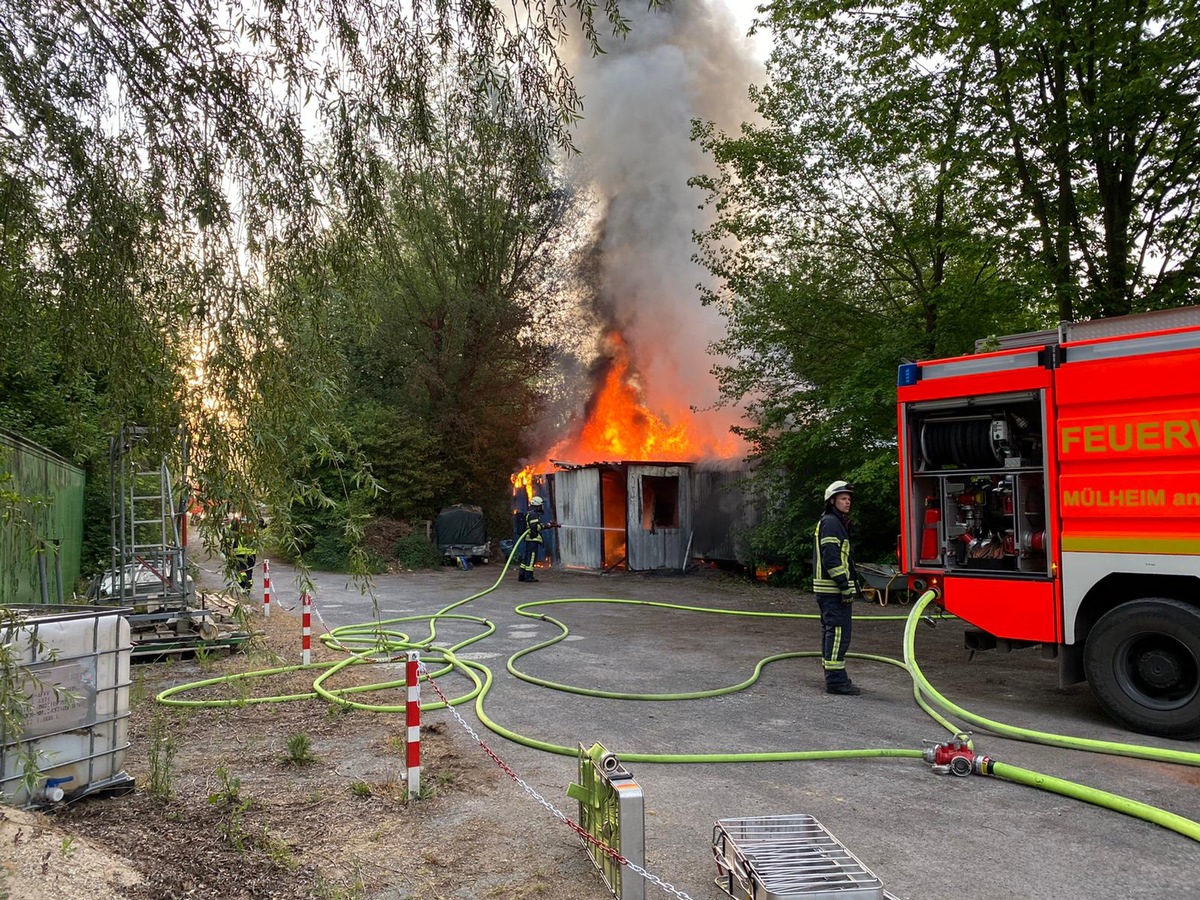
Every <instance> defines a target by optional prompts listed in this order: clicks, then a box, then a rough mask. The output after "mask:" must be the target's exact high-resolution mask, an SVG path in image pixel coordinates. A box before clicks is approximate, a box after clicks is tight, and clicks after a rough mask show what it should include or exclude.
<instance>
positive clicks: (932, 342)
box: [698, 0, 1200, 559]
mask: <svg viewBox="0 0 1200 900" xmlns="http://www.w3.org/2000/svg"><path fill="white" fill-rule="evenodd" d="M762 13H763V22H764V24H765V26H768V27H770V28H771V29H772V30H773V32H774V35H775V47H774V52H773V54H772V57H771V60H770V63H769V72H770V74H771V75H772V76H773V81H772V83H771V84H770V85H768V86H767V87H766V88H763V89H761V90H759V91H757V92H756V93H755V100H756V102H757V104H758V107H759V111H760V113H761V115H762V118H763V124H762V125H761V126H755V127H750V126H747V127H745V128H744V129H743V133H742V134H741V135H738V136H733V137H731V136H727V135H722V134H718V133H716V132H714V131H713V129H712V128H711V127H710V126H704V125H700V126H698V136H699V138H700V139H701V140H702V141H703V142H704V143H705V146H706V147H707V148H708V149H709V150H710V152H712V153H713V155H714V158H715V159H716V160H717V162H718V163H719V164H720V167H721V176H720V177H719V178H717V179H714V180H708V181H701V182H700V183H701V184H702V185H703V186H704V187H706V188H707V189H708V190H709V196H710V202H712V203H713V204H714V205H715V208H716V209H717V211H718V213H719V217H718V221H717V223H716V225H715V227H714V228H713V229H711V230H710V231H709V232H708V233H706V234H705V235H702V236H701V259H702V260H703V261H704V262H705V264H706V265H707V266H708V267H709V268H710V269H711V270H712V271H713V272H714V273H715V274H717V275H718V276H720V277H721V279H722V289H721V290H720V291H719V292H716V293H714V294H713V295H711V296H710V297H709V301H710V302H713V303H719V304H721V305H722V308H723V309H724V310H725V311H726V312H727V314H728V317H729V319H730V323H731V331H730V337H729V339H728V340H727V341H725V342H724V343H723V344H722V345H721V347H720V348H721V349H722V350H724V351H725V352H726V354H728V355H729V356H730V357H731V358H732V359H734V360H735V362H734V364H733V365H731V366H729V367H726V368H725V369H724V370H723V371H722V373H721V374H722V378H723V385H724V388H725V390H726V391H727V394H728V396H730V397H743V396H747V397H750V398H752V414H753V420H754V423H755V424H754V426H753V427H752V428H750V429H749V431H748V436H749V437H750V438H751V439H752V440H753V441H754V442H755V443H756V446H757V449H758V451H759V453H760V454H761V455H762V456H763V457H764V458H765V459H766V460H768V461H769V462H770V463H773V464H774V465H773V466H768V467H765V470H767V471H773V472H778V471H783V472H785V473H787V476H786V477H787V478H788V484H787V486H786V489H785V490H784V493H783V496H785V497H788V498H789V501H788V502H785V503H784V504H783V506H784V511H783V512H784V514H783V515H782V516H779V517H777V519H776V525H777V526H778V528H777V536H776V538H775V539H774V543H775V545H777V546H780V545H782V546H786V547H788V548H789V553H790V555H791V556H792V557H793V558H794V559H800V558H803V557H804V552H805V542H804V541H803V540H797V539H796V538H795V537H794V536H795V534H796V533H797V532H798V530H799V527H800V524H801V523H802V522H803V521H804V517H805V515H807V516H808V517H811V514H812V510H813V504H814V498H816V497H817V496H818V493H817V492H818V490H819V488H820V486H821V484H822V482H826V481H829V480H832V478H831V476H833V475H837V476H839V477H849V478H851V479H854V478H859V479H862V478H864V477H865V478H866V479H869V480H870V482H871V488H872V489H871V490H870V491H869V492H867V493H866V496H867V497H871V498H883V499H884V500H885V504H886V505H885V507H884V508H883V509H879V510H876V511H872V510H870V509H868V513H869V514H870V513H872V512H875V513H876V515H875V521H874V522H873V523H872V524H873V525H874V526H875V527H874V528H873V529H872V530H873V531H874V532H875V538H876V541H877V546H878V547H880V548H882V547H883V546H885V545H886V544H889V543H890V540H891V535H892V534H893V533H894V528H892V527H891V524H892V518H893V517H894V513H891V512H890V511H891V510H894V508H895V504H894V502H893V497H894V484H895V477H894V451H893V450H892V447H893V442H894V423H893V422H892V421H891V412H890V410H891V409H892V407H893V397H894V395H893V391H892V376H893V374H894V371H895V363H896V362H898V361H899V360H900V359H901V358H902V357H905V356H912V357H922V356H930V355H947V354H956V353H964V352H969V351H970V350H971V349H972V340H973V339H975V338H980V337H983V336H985V335H987V334H988V333H989V332H996V331H1002V332H1012V331H1019V330H1022V329H1023V328H1025V327H1027V326H1035V327H1043V326H1044V325H1045V324H1048V323H1049V322H1052V321H1054V320H1055V319H1057V318H1071V317H1074V316H1087V315H1100V314H1119V313H1124V312H1129V311H1131V310H1133V309H1137V308H1147V307H1155V306H1163V305H1172V304H1178V303H1181V302H1186V301H1187V300H1188V299H1189V298H1190V297H1191V296H1192V293H1191V292H1192V288H1191V287H1190V278H1189V274H1188V273H1189V272H1191V271H1192V270H1193V269H1194V266H1195V257H1196V251H1197V249H1200V244H1197V242H1196V238H1197V236H1198V231H1197V228H1196V222H1195V220H1194V217H1193V215H1192V213H1191V207H1192V204H1193V203H1194V195H1195V185H1194V179H1192V178H1190V176H1189V175H1188V172H1190V171H1194V169H1195V167H1196V162H1197V160H1196V159H1195V153H1196V148H1195V141H1194V139H1193V137H1192V135H1193V133H1194V128H1195V110H1196V98H1197V93H1196V83H1195V77H1196V62H1195V59H1196V54H1195V52H1194V49H1195V41H1194V36H1195V31H1196V27H1197V17H1196V15H1195V10H1194V7H1193V5H1192V4H1190V3H1189V4H1166V3H1142V4H1135V5H1132V6H1130V5H1128V4H1124V3H1117V2H1112V3H1109V2H1106V0H1101V2H1080V3H1074V2H1070V0H1064V2H1058V0H1056V2H1050V3H1035V2H1023V0H1016V2H1012V3H1008V4H1001V5H999V6H997V5H996V4H994V3H980V2H974V0H968V2H953V3H950V4H948V5H947V4H943V3H938V4H933V3H926V2H923V0H893V2H884V3H879V4H872V5H871V6H863V5H861V4H858V3H851V2H841V0H831V2H814V0H777V2H772V3H768V4H765V5H764V6H763V8H762ZM831 460H836V461H837V462H836V466H837V468H836V469H835V468H834V465H833V464H831V462H830V461H831ZM862 496H863V495H861V494H860V497H862ZM869 503H870V501H869V500H868V504H869ZM802 510H803V511H804V514H803V515H802Z"/></svg>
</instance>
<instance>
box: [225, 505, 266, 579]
mask: <svg viewBox="0 0 1200 900" xmlns="http://www.w3.org/2000/svg"><path fill="white" fill-rule="evenodd" d="M264 524H265V523H264V521H263V519H262V518H261V517H258V519H257V520H256V519H255V518H254V517H251V516H244V515H242V514H241V513H240V512H235V513H231V514H230V516H229V518H228V519H227V520H226V523H225V527H226V534H225V540H224V544H225V548H224V549H225V555H226V558H227V559H228V560H229V561H230V562H231V563H232V566H233V573H234V581H235V583H236V584H237V586H238V587H239V588H241V589H242V590H243V591H246V592H247V593H249V592H250V591H251V590H253V588H254V566H255V564H256V563H257V561H258V531H259V529H260V528H262V527H263V525H264Z"/></svg>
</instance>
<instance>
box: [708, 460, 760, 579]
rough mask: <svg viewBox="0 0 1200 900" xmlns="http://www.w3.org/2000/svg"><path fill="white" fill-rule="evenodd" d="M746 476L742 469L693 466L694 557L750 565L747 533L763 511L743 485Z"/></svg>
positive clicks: (758, 520)
mask: <svg viewBox="0 0 1200 900" xmlns="http://www.w3.org/2000/svg"><path fill="white" fill-rule="evenodd" d="M745 477H746V472H745V471H744V470H742V469H709V468H703V467H701V466H697V467H696V468H694V469H692V496H693V497H694V499H695V508H694V510H693V512H692V521H693V523H694V527H695V532H696V536H695V539H694V540H693V541H692V557H693V558H694V559H709V560H719V561H722V562H739V563H741V564H742V565H749V564H750V562H751V559H750V552H749V547H748V546H747V540H746V535H747V533H748V532H749V531H750V530H751V529H752V528H754V527H755V526H756V525H758V524H759V522H760V521H761V520H762V514H761V512H760V510H759V509H758V506H757V505H755V504H753V503H751V502H749V499H748V498H747V496H746V493H745V491H744V490H743V489H742V487H741V486H740V484H739V482H740V481H741V480H742V479H743V478H745Z"/></svg>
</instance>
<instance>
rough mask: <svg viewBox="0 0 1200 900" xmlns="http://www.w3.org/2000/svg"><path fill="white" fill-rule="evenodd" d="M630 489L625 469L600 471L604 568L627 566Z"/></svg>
mask: <svg viewBox="0 0 1200 900" xmlns="http://www.w3.org/2000/svg"><path fill="white" fill-rule="evenodd" d="M628 497H629V489H628V487H627V485H626V480H625V470H624V469H617V468H605V469H603V470H601V472H600V524H601V526H602V527H603V528H604V532H603V534H604V568H606V569H615V568H627V567H628V566H627V565H626V556H627V553H628V543H627V538H626V533H625V528H626V524H625V508H626V503H627V502H628Z"/></svg>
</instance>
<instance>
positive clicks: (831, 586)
mask: <svg viewBox="0 0 1200 900" xmlns="http://www.w3.org/2000/svg"><path fill="white" fill-rule="evenodd" d="M853 495H854V488H853V487H851V486H850V485H849V484H847V483H846V482H845V481H835V482H834V483H833V484H831V485H829V487H827V488H826V489H825V513H824V515H822V516H821V520H820V521H819V522H817V527H816V530H815V531H814V532H813V551H814V559H813V566H814V570H813V592H814V593H815V594H816V595H817V605H818V606H819V607H820V608H821V636H822V640H821V665H822V667H823V668H824V670H825V691H826V693H829V694H844V695H850V696H853V695H856V694H861V693H862V691H861V690H859V688H858V686H857V685H856V684H854V683H853V682H852V681H851V680H850V676H849V675H847V674H846V653H847V652H848V651H849V650H850V631H851V625H852V623H853V621H854V617H853V615H852V614H851V609H852V608H853V605H854V600H855V598H857V597H861V596H862V591H861V588H860V587H859V580H858V571H857V570H856V569H855V568H854V556H853V554H852V553H851V551H850V528H851V526H850V506H851V503H852V501H853Z"/></svg>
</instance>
